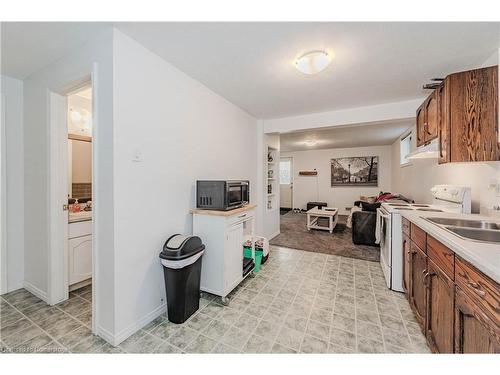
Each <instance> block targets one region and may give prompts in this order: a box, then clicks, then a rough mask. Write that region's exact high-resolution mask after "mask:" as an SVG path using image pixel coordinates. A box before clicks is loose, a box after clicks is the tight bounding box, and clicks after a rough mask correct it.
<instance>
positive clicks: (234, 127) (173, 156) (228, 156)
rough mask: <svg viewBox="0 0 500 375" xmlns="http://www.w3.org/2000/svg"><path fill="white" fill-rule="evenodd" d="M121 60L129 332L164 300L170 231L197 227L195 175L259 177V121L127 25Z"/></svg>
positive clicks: (121, 296) (124, 301) (118, 101)
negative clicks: (163, 260) (163, 261)
mask: <svg viewBox="0 0 500 375" xmlns="http://www.w3.org/2000/svg"><path fill="white" fill-rule="evenodd" d="M113 59H114V128H115V133H114V135H115V138H114V144H115V149H114V166H115V169H114V183H115V185H114V186H115V195H114V198H115V209H116V212H115V252H116V270H117V273H116V277H115V284H116V288H117V295H116V297H117V301H116V302H117V304H116V309H117V312H119V314H118V313H117V314H116V318H117V319H116V322H115V323H116V330H117V332H118V337H119V338H120V339H124V338H126V337H127V336H128V335H130V334H131V333H133V332H134V331H135V330H136V329H137V328H139V327H140V326H141V325H144V324H146V323H147V322H148V321H149V320H151V319H153V318H154V317H155V316H156V315H157V314H159V313H160V312H161V311H162V308H164V305H163V302H162V299H164V298H165V290H164V280H163V273H162V267H161V265H160V262H159V259H158V254H159V252H160V251H161V249H162V246H163V243H164V241H165V240H166V239H167V238H168V237H169V236H170V235H172V234H174V233H191V231H192V218H191V215H190V214H189V210H190V209H191V208H193V207H194V206H195V182H196V180H197V179H249V180H250V184H251V186H257V185H256V181H257V165H256V162H255V161H256V159H257V131H256V127H257V121H256V120H255V119H254V118H252V117H251V116H250V115H248V114H247V113H245V112H243V111H242V110H240V109H239V108H237V107H236V106H234V105H233V104H231V103H229V102H228V101H226V100H225V99H223V98H221V97H220V96H218V95H216V94H215V93H213V92H212V91H210V90H209V89H208V88H206V87H205V86H203V85H201V84H200V83H199V82H197V81H195V80H193V79H192V78H190V77H188V76H187V75H185V74H184V73H182V72H181V71H179V70H177V69H176V68H175V67H173V66H172V65H170V64H169V63H167V62H165V61H164V60H163V59H161V58H160V57H158V56H157V55H155V54H153V53H152V52H150V51H149V50H147V49H145V48H144V47H143V46H141V45H140V44H138V43H137V42H135V41H134V40H132V39H130V38H129V37H128V36H126V35H124V34H122V33H120V32H119V31H115V35H114V55H113ZM136 154H139V155H140V158H141V159H142V161H140V162H134V161H132V159H133V157H134V156H135V155H136ZM251 195H252V196H251V201H253V202H256V199H257V190H256V189H255V188H253V189H251Z"/></svg>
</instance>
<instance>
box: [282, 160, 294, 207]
mask: <svg viewBox="0 0 500 375" xmlns="http://www.w3.org/2000/svg"><path fill="white" fill-rule="evenodd" d="M280 208H290V209H291V208H293V160H292V158H291V157H282V158H280Z"/></svg>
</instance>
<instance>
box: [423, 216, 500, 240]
mask: <svg viewBox="0 0 500 375" xmlns="http://www.w3.org/2000/svg"><path fill="white" fill-rule="evenodd" d="M426 220H428V221H430V222H431V223H434V224H437V225H439V226H440V227H442V228H444V229H446V230H447V231H449V232H452V233H453V234H455V235H457V236H459V237H462V238H463V239H468V240H473V241H480V242H490V243H500V222H498V223H497V222H493V221H486V220H469V219H453V218H445V217H428V218H426Z"/></svg>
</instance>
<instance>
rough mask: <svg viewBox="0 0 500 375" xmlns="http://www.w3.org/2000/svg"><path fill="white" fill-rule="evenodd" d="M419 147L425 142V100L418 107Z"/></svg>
mask: <svg viewBox="0 0 500 375" xmlns="http://www.w3.org/2000/svg"><path fill="white" fill-rule="evenodd" d="M416 122H417V134H416V135H417V147H418V146H422V145H423V144H424V143H425V102H424V104H422V105H421V106H420V107H419V108H418V109H417V119H416Z"/></svg>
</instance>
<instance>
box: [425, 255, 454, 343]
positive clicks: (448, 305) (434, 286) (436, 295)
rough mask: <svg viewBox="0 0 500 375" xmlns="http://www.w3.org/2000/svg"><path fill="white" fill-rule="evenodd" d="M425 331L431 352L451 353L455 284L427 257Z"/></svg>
mask: <svg viewBox="0 0 500 375" xmlns="http://www.w3.org/2000/svg"><path fill="white" fill-rule="evenodd" d="M427 262H428V265H427V268H428V276H427V278H426V280H425V281H426V287H427V301H426V302H427V316H426V319H425V322H426V324H425V333H426V336H427V340H428V342H429V345H430V347H431V349H432V351H433V352H437V353H453V333H454V324H453V322H454V314H455V310H454V301H455V284H454V283H453V281H452V280H451V279H450V278H449V277H448V276H447V275H446V274H445V273H444V272H443V271H442V270H441V269H440V268H439V267H438V266H436V264H434V262H432V261H431V260H430V258H427Z"/></svg>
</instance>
